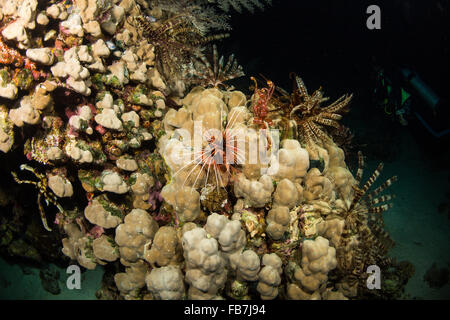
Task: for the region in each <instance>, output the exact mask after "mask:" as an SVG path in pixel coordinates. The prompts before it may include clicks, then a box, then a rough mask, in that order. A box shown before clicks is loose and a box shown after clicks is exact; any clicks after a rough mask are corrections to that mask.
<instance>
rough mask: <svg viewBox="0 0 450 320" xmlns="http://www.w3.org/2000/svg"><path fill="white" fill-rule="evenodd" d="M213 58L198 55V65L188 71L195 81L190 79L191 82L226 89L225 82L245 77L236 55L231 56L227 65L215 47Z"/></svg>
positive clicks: (201, 54) (214, 46)
mask: <svg viewBox="0 0 450 320" xmlns="http://www.w3.org/2000/svg"><path fill="white" fill-rule="evenodd" d="M211 56H212V57H211V59H208V58H207V56H206V55H205V54H203V53H200V54H198V59H199V60H200V61H199V63H196V64H195V65H194V66H193V67H192V70H189V71H188V73H190V74H189V78H190V77H194V79H189V81H190V82H192V83H193V84H196V85H201V86H204V87H214V88H217V87H225V88H226V87H227V85H226V84H225V82H227V81H230V80H233V79H236V78H239V77H243V76H244V75H245V73H244V71H243V69H242V66H241V65H239V64H238V62H237V60H236V59H235V57H234V54H231V55H230V56H229V57H228V59H227V60H226V61H227V62H226V63H225V57H224V56H221V57H220V58H219V54H218V52H217V46H216V45H213V46H212V54H211ZM186 78H188V77H186Z"/></svg>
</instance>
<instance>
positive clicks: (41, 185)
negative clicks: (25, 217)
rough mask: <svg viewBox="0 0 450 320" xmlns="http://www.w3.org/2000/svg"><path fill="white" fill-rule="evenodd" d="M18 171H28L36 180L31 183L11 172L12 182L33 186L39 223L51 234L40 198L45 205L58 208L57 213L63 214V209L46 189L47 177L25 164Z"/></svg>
mask: <svg viewBox="0 0 450 320" xmlns="http://www.w3.org/2000/svg"><path fill="white" fill-rule="evenodd" d="M20 170H22V171H23V170H27V171H30V172H31V173H33V175H34V176H35V177H36V178H37V179H38V181H33V180H22V179H20V178H19V177H18V176H17V173H16V172H14V171H12V172H11V175H12V176H13V178H14V180H15V181H16V182H17V183H19V184H23V183H25V184H32V185H34V186H35V188H36V189H37V191H38V196H37V204H38V207H39V213H40V215H41V221H42V225H43V226H44V228H45V230H47V231H49V232H51V231H52V229H51V228H50V227H49V226H48V223H47V218H46V215H45V210H44V207H43V205H42V202H41V200H42V198H44V201H45V202H46V204H47V205H48V204H49V203H51V204H53V205H54V206H55V207H56V208H58V210H59V212H61V213H62V212H64V209H63V208H62V206H61V205H60V204H59V203H58V200H57V197H56V196H55V195H54V194H53V192H52V191H50V190H49V189H48V180H47V177H46V176H45V175H44V174H42V173H39V172H38V171H36V169H35V168H33V167H30V166H29V165H26V164H22V165H21V166H20Z"/></svg>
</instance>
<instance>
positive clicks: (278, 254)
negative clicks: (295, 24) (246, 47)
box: [0, 0, 405, 300]
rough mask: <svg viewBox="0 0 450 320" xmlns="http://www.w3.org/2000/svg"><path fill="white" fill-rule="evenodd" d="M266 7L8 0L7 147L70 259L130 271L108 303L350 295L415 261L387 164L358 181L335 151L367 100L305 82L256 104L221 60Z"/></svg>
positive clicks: (2, 114) (4, 23)
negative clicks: (242, 24)
mask: <svg viewBox="0 0 450 320" xmlns="http://www.w3.org/2000/svg"><path fill="white" fill-rule="evenodd" d="M268 2H269V1H257V0H252V1H248V0H235V1H222V0H221V1H206V0H198V1H187V0H151V1H141V0H105V1H95V0H83V1H64V2H54V1H50V2H45V1H37V0H27V1H5V0H0V10H1V14H0V19H1V22H0V64H2V66H1V68H0V97H1V103H2V104H1V105H0V150H1V151H2V153H8V152H11V153H21V152H23V156H22V157H23V162H27V164H24V165H22V166H20V168H21V169H22V170H24V171H29V173H28V174H29V175H30V174H32V175H34V178H27V177H26V176H25V174H27V173H26V172H22V173H21V174H20V177H19V175H18V174H16V173H15V172H12V175H13V179H14V180H15V182H17V183H19V184H31V185H33V186H34V187H36V189H37V190H36V192H37V200H38V208H39V211H40V216H41V220H42V224H43V226H44V228H45V229H46V230H48V231H51V229H53V232H55V233H57V232H61V233H62V234H64V236H63V240H62V246H61V250H62V252H63V254H64V255H65V256H66V257H68V258H69V259H71V260H74V261H75V263H77V264H79V265H81V266H83V267H84V268H87V269H95V268H96V266H97V265H103V266H104V265H109V266H114V267H113V268H111V270H114V271H113V273H114V274H111V275H110V282H111V285H110V287H111V286H113V287H114V293H113V292H111V294H109V295H108V294H105V291H102V292H100V293H99V296H109V297H118V296H119V295H120V296H121V298H125V299H155V300H157V299H228V298H232V299H264V300H269V299H270V300H271V299H281V298H288V299H349V298H358V297H365V296H367V290H366V288H365V286H364V283H365V279H366V277H367V274H366V269H367V267H368V266H369V265H372V264H377V265H379V266H380V267H381V268H384V269H385V270H389V267H390V266H399V265H398V264H395V263H394V262H393V261H391V260H390V259H388V258H387V252H388V249H389V248H390V247H391V246H392V245H393V241H392V240H391V239H390V238H389V236H388V234H387V232H386V231H385V230H384V226H383V219H382V215H381V213H382V212H383V211H385V210H387V209H389V208H390V205H389V204H384V205H381V203H382V202H386V201H389V200H391V199H392V198H393V197H391V196H380V193H381V192H382V191H384V190H385V189H386V188H387V187H389V186H390V185H391V184H392V183H393V182H394V181H395V180H396V178H392V179H390V180H388V181H386V182H385V183H384V184H382V185H381V186H380V187H378V188H376V189H375V190H374V191H372V192H370V191H369V189H370V187H371V186H372V184H373V183H374V182H375V180H376V179H377V177H378V176H379V174H380V171H381V169H382V166H379V167H378V168H377V170H376V171H375V173H374V174H373V175H372V176H371V177H370V178H369V180H368V182H366V183H365V184H364V185H363V186H360V185H359V182H360V181H361V179H362V165H363V158H362V155H360V158H359V160H360V161H359V162H360V163H359V164H360V168H359V170H358V171H357V173H356V174H355V175H353V174H352V172H351V171H350V170H349V168H348V167H347V164H346V161H345V160H346V159H345V153H344V151H343V150H342V148H340V147H339V146H338V145H337V144H336V143H335V142H334V141H333V132H336V130H337V129H338V128H340V125H339V123H338V121H339V120H340V119H341V117H342V113H343V112H344V111H345V109H346V107H347V105H348V104H349V103H350V100H351V98H352V95H344V96H342V97H341V98H339V99H338V100H336V101H335V102H334V103H332V104H330V105H328V106H326V107H322V105H321V104H322V103H323V102H325V101H326V100H327V99H328V98H324V97H323V92H322V90H321V89H319V90H317V91H315V92H314V93H313V94H309V93H308V91H307V90H306V87H305V85H304V83H303V81H302V80H301V78H299V77H298V76H294V77H293V80H294V91H293V93H292V94H289V93H287V92H286V91H284V90H282V89H281V88H278V87H276V85H275V84H274V83H273V82H271V81H266V84H267V85H266V86H259V87H258V83H257V81H256V79H254V78H252V79H254V81H255V86H254V88H253V89H254V90H253V92H252V93H251V94H246V93H245V92H243V91H239V90H236V89H234V88H233V87H232V86H231V85H229V82H228V81H230V80H232V79H233V78H236V77H241V76H243V75H244V74H243V71H242V67H240V66H239V64H238V63H237V61H236V60H235V59H234V56H233V55H231V56H230V57H229V58H228V60H225V59H224V58H223V57H222V58H219V54H218V52H217V47H216V46H213V49H212V59H208V58H209V57H208V54H207V52H208V51H209V50H205V49H206V47H205V46H204V44H205V43H207V42H210V41H213V40H217V39H221V38H223V37H225V36H227V35H226V34H211V33H210V31H214V32H216V31H219V32H222V31H226V30H229V25H228V24H227V15H226V12H228V11H229V10H230V9H231V8H233V9H235V10H241V9H243V8H246V9H248V10H253V9H254V8H255V7H259V8H263V7H264V4H265V3H268ZM280 93H281V94H280ZM330 128H335V129H336V130H334V131H333V130H329V129H330ZM22 175H24V178H23V179H22V178H21V176H22ZM26 178H27V179H26ZM41 200H43V201H45V202H46V203H47V204H52V205H53V206H49V207H48V209H45V210H44V207H43V205H42V203H41ZM54 207H55V208H56V209H55V208H54ZM38 221H39V220H38ZM51 222H54V223H53V224H52V223H51ZM53 225H54V226H55V228H52V226H53ZM8 234H11V233H8ZM5 243H13V241H6V242H5ZM403 280H404V279H403V278H402V281H403ZM404 282H405V281H404ZM404 282H402V283H404ZM399 286H400V285H399ZM104 288H108V286H106V285H104ZM104 288H103V289H102V290H104ZM105 290H107V289H105Z"/></svg>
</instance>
